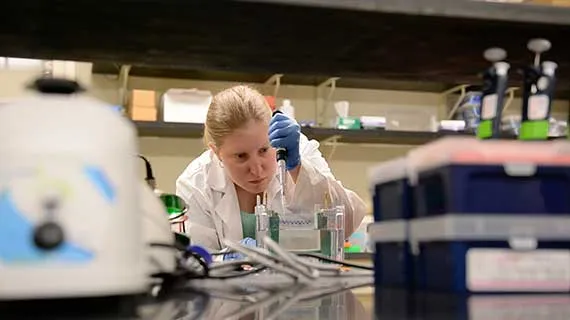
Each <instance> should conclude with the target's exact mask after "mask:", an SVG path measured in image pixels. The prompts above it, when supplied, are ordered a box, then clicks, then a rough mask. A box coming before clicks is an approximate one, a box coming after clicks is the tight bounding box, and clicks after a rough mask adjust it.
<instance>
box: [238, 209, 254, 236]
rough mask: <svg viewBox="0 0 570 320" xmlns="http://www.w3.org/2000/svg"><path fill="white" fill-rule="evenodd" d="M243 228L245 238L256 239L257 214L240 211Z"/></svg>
mask: <svg viewBox="0 0 570 320" xmlns="http://www.w3.org/2000/svg"><path fill="white" fill-rule="evenodd" d="M240 215H241V228H242V231H243V237H244V238H252V239H255V229H256V219H255V214H252V213H247V212H243V211H240Z"/></svg>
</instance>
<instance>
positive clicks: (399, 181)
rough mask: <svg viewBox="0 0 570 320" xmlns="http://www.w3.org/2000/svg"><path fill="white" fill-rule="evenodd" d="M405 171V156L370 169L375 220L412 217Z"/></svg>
mask: <svg viewBox="0 0 570 320" xmlns="http://www.w3.org/2000/svg"><path fill="white" fill-rule="evenodd" d="M406 172H407V171H406V159H405V158H399V159H395V160H390V161H387V162H384V163H382V164H380V165H378V166H376V167H374V168H373V169H372V170H371V172H370V174H369V176H370V181H371V191H372V192H371V193H372V194H373V196H372V198H373V199H372V200H373V210H374V220H375V221H383V220H397V219H409V218H411V217H412V213H413V198H412V195H413V194H412V187H411V186H410V184H409V182H408V178H407V174H406Z"/></svg>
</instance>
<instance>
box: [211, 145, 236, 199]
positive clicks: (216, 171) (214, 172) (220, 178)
mask: <svg viewBox="0 0 570 320" xmlns="http://www.w3.org/2000/svg"><path fill="white" fill-rule="evenodd" d="M210 159H211V162H210V168H209V170H208V174H207V176H208V178H207V179H208V185H209V186H210V188H212V189H213V190H215V191H218V192H225V191H226V187H227V185H228V178H227V175H226V173H225V172H224V168H223V167H222V162H221V161H220V160H219V159H218V157H217V156H216V155H215V154H214V153H213V152H212V151H210ZM231 185H232V186H233V183H232V184H231Z"/></svg>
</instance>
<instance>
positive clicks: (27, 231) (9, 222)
mask: <svg viewBox="0 0 570 320" xmlns="http://www.w3.org/2000/svg"><path fill="white" fill-rule="evenodd" d="M33 232H34V226H33V225H32V224H31V223H30V221H28V220H27V219H26V217H25V216H24V215H23V214H22V213H21V212H20V211H19V210H18V208H17V207H16V206H15V204H14V202H13V200H12V198H11V196H10V194H9V193H8V192H3V193H2V194H0V262H2V263H5V264H29V263H34V264H37V263H41V262H53V261H57V262H82V263H84V262H88V261H90V260H91V259H93V254H92V253H91V252H89V251H88V250H86V249H83V248H81V247H80V246H78V245H75V244H72V243H69V242H65V243H63V244H62V245H61V246H60V247H59V248H57V249H55V250H52V251H49V252H47V251H43V250H41V249H39V248H37V247H36V246H35V245H34V241H33Z"/></svg>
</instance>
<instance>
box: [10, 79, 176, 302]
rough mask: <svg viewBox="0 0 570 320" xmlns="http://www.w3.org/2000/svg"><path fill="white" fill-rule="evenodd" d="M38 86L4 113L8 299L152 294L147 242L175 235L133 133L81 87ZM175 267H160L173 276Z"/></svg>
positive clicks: (166, 263)
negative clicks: (146, 179)
mask: <svg viewBox="0 0 570 320" xmlns="http://www.w3.org/2000/svg"><path fill="white" fill-rule="evenodd" d="M35 87H36V89H37V90H38V91H40V92H43V94H39V95H37V96H32V97H28V98H23V99H21V100H14V101H11V102H10V103H7V104H4V105H2V107H1V108H0V154H2V157H1V159H0V300H30V299H46V298H72V297H73V298H80V297H102V296H122V295H133V294H139V293H142V292H145V291H146V290H147V284H148V280H147V279H148V278H147V277H148V273H149V272H151V268H150V267H147V268H144V267H141V266H144V265H145V264H148V263H149V262H148V260H149V258H150V257H149V255H150V256H152V255H153V253H154V252H155V251H149V250H148V249H147V247H148V244H147V243H145V241H151V240H152V241H154V240H156V241H163V242H166V243H169V242H168V235H167V234H166V233H163V231H162V230H164V231H169V233H168V234H169V235H170V236H172V234H171V233H170V226H169V224H168V221H167V218H166V215H165V214H164V208H163V207H162V206H161V204H160V202H159V200H158V199H157V198H156V197H155V196H154V194H153V193H152V192H151V191H150V189H149V188H146V186H144V185H143V184H142V181H141V180H140V178H139V177H138V174H137V170H136V168H137V165H138V161H139V160H138V159H137V158H136V155H137V141H136V131H135V127H134V125H133V124H132V123H130V122H129V121H128V120H127V119H125V118H124V117H122V116H121V115H119V114H118V113H117V112H115V111H114V110H112V108H111V107H110V106H108V105H106V104H104V103H102V102H99V101H97V100H94V99H90V98H87V97H84V96H81V95H77V94H75V93H77V92H78V85H77V84H76V83H74V82H70V81H63V80H56V79H40V80H38V81H36V82H35ZM46 93H48V94H46ZM143 186H144V187H143ZM143 206H144V208H143ZM145 210H147V211H148V214H146V211H145ZM145 214H146V217H147V218H150V215H156V217H157V219H154V220H156V221H155V222H153V223H149V222H143V218H142V217H143V216H145ZM159 214H160V215H162V216H163V218H162V219H164V221H161V218H160V217H159ZM153 229H154V230H153ZM170 242H171V243H173V239H171V240H170ZM171 258H172V259H170V258H169V257H168V256H167V255H166V254H158V255H157V256H156V259H155V260H159V261H161V262H162V265H163V267H164V268H165V269H169V268H173V264H174V262H170V260H174V253H171Z"/></svg>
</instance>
